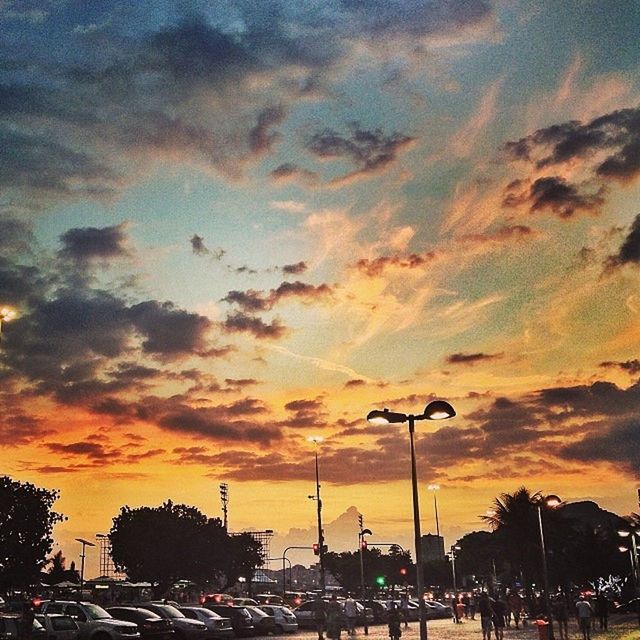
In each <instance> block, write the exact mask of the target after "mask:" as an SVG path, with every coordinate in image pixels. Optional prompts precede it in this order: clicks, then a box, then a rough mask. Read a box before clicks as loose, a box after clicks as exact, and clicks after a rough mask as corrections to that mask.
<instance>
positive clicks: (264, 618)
mask: <svg viewBox="0 0 640 640" xmlns="http://www.w3.org/2000/svg"><path fill="white" fill-rule="evenodd" d="M245 609H246V610H247V611H248V612H249V613H250V614H251V618H252V619H253V626H254V627H255V628H256V634H257V635H259V636H266V635H269V634H270V633H275V632H276V619H275V616H273V615H270V614H268V613H267V612H266V611H263V610H262V609H260V608H259V607H251V606H247V607H245Z"/></svg>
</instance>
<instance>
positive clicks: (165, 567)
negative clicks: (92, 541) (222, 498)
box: [109, 500, 262, 594]
mask: <svg viewBox="0 0 640 640" xmlns="http://www.w3.org/2000/svg"><path fill="white" fill-rule="evenodd" d="M109 539H110V540H111V548H112V551H111V553H112V557H113V561H114V563H115V565H116V567H117V568H118V569H119V570H121V571H124V572H126V574H127V575H128V576H129V578H131V579H132V580H147V581H150V582H154V583H157V585H158V586H157V592H158V593H159V594H164V593H165V592H166V591H167V589H168V588H169V586H170V585H171V584H172V583H173V582H174V581H175V580H178V579H187V580H192V581H194V582H196V583H198V584H202V585H205V584H209V583H211V582H218V583H222V584H223V585H225V584H227V583H228V582H235V580H236V579H237V577H238V576H239V575H244V576H246V577H249V576H250V575H251V572H252V571H253V570H254V569H255V567H256V566H259V565H260V564H262V559H261V556H260V552H261V545H260V543H259V542H257V541H256V540H255V539H254V538H253V537H251V536H250V535H249V534H240V535H237V536H232V535H229V534H228V533H227V532H226V531H225V529H224V527H223V526H222V522H221V521H220V519H219V518H210V519H209V518H207V517H206V516H205V515H204V514H203V513H201V512H200V511H199V510H198V509H197V508H196V507H192V506H188V505H184V504H174V503H173V502H171V501H170V500H169V501H167V502H165V503H164V504H162V505H161V506H159V507H140V508H137V509H132V508H131V507H128V506H124V507H122V508H121V510H120V513H119V514H118V516H117V517H115V518H114V519H113V526H112V527H111V531H110V532H109Z"/></svg>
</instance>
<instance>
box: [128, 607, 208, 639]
mask: <svg viewBox="0 0 640 640" xmlns="http://www.w3.org/2000/svg"><path fill="white" fill-rule="evenodd" d="M134 606H136V607H141V608H142V609H147V610H148V611H151V612H152V613H155V614H157V615H159V616H160V617H161V618H164V619H165V620H170V621H171V623H172V624H173V629H174V631H175V637H176V640H205V638H206V635H207V627H206V626H205V625H204V624H203V623H202V622H200V621H199V620H190V619H189V618H187V617H185V615H184V613H182V612H181V611H179V610H178V609H177V608H176V607H174V606H173V605H172V604H164V603H161V602H138V603H136V604H135V605H134Z"/></svg>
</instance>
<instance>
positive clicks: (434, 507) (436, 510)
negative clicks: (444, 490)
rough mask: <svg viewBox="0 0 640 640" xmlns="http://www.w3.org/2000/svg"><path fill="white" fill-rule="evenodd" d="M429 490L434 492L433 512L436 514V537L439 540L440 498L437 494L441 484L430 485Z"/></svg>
mask: <svg viewBox="0 0 640 640" xmlns="http://www.w3.org/2000/svg"><path fill="white" fill-rule="evenodd" d="M427 489H428V490H429V491H433V510H434V512H435V514H436V535H437V536H438V538H439V537H440V521H439V520H438V498H437V497H436V493H437V492H438V491H440V485H439V484H430V485H429V486H428V487H427Z"/></svg>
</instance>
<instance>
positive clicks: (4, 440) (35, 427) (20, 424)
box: [0, 398, 55, 447]
mask: <svg viewBox="0 0 640 640" xmlns="http://www.w3.org/2000/svg"><path fill="white" fill-rule="evenodd" d="M2 401H3V406H4V409H3V412H2V417H0V446H3V447H16V446H21V445H25V444H29V443H32V442H41V441H42V439H43V438H46V437H48V436H51V435H52V434H53V433H55V432H54V431H53V430H52V429H47V428H46V427H44V422H43V420H42V419H41V418H37V417H35V416H31V415H28V414H26V413H24V412H23V411H22V410H20V409H18V408H16V409H15V410H12V409H10V408H9V406H8V402H7V399H5V398H2Z"/></svg>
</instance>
